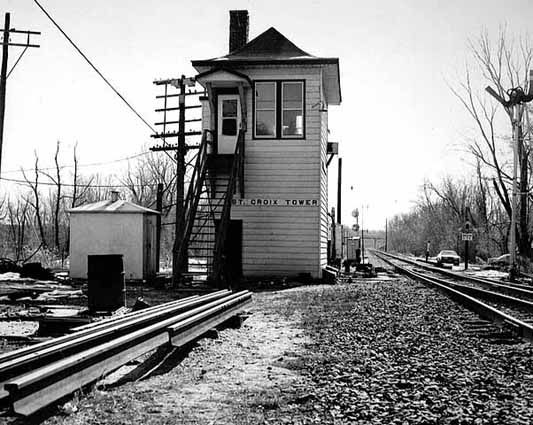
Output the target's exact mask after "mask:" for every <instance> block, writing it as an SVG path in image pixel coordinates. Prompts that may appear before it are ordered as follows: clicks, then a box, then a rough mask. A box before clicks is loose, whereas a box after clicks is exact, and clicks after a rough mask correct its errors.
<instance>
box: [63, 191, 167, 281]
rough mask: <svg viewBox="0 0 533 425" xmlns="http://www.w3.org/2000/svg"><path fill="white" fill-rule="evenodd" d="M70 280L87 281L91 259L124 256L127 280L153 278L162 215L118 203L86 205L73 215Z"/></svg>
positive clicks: (74, 209)
mask: <svg viewBox="0 0 533 425" xmlns="http://www.w3.org/2000/svg"><path fill="white" fill-rule="evenodd" d="M69 212H70V277H71V278H78V279H87V257H88V256H89V255H108V254H120V255H122V256H123V264H124V272H125V278H126V280H140V279H147V278H150V277H153V276H154V275H155V274H156V272H157V263H156V218H157V215H158V214H159V212H157V211H154V210H151V209H149V208H145V207H141V206H140V205H136V204H133V203H131V202H128V201H124V200H121V199H118V196H117V195H114V198H112V199H111V200H106V201H100V202H95V203H91V204H85V205H82V206H79V207H76V208H73V209H71V210H70V211H69Z"/></svg>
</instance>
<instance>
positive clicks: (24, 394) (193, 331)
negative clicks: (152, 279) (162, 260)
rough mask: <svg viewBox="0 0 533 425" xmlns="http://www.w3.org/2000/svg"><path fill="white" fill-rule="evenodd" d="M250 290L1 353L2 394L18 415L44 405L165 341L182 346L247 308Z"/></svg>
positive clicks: (184, 302)
mask: <svg viewBox="0 0 533 425" xmlns="http://www.w3.org/2000/svg"><path fill="white" fill-rule="evenodd" d="M251 299H252V294H251V292H249V291H241V292H237V293H231V292H230V291H227V290H222V291H218V292H214V293H211V294H208V295H204V296H197V295H195V296H191V297H187V298H183V299H180V300H177V301H172V302H169V303H165V304H161V305H158V306H154V307H151V308H147V309H144V310H141V311H138V312H133V313H129V314H126V315H124V316H122V317H117V318H112V319H108V320H103V321H100V322H95V323H91V324H89V325H84V326H79V327H78V328H75V329H73V332H72V333H71V334H68V335H64V336H62V337H59V338H54V339H52V340H49V341H45V342H42V343H39V344H36V345H32V346H29V347H25V348H22V349H19V350H15V351H12V352H8V353H5V354H2V355H0V399H1V400H2V401H3V402H5V403H8V404H9V407H10V408H11V410H12V411H13V412H14V413H16V414H19V415H23V416H28V415H31V414H33V413H35V412H37V411H38V410H40V409H42V408H43V407H45V406H47V405H49V404H52V403H54V402H55V401H57V400H59V399H61V398H62V397H64V396H67V395H69V394H71V393H73V392H74V391H76V390H78V389H80V388H82V387H83V386H85V385H87V384H90V383H92V382H94V381H96V380H98V379H99V378H101V377H103V376H104V375H106V374H109V373H110V372H112V371H114V370H116V369H118V368H119V367H120V366H122V365H124V364H126V363H127V362H129V361H131V360H133V359H135V358H137V357H139V356H141V355H143V354H145V353H147V352H150V351H152V350H154V349H156V348H159V347H161V346H165V345H168V346H172V347H182V346H184V345H185V344H187V343H188V342H190V341H192V340H194V339H196V338H198V337H200V336H201V335H202V334H204V333H205V332H207V331H209V330H210V329H212V328H214V327H216V326H218V325H220V324H221V323H223V322H225V321H226V320H228V319H230V318H231V317H233V316H236V315H237V314H239V313H240V312H242V311H243V308H244V307H245V306H246V305H248V304H249V303H250V302H251Z"/></svg>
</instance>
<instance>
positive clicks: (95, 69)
mask: <svg viewBox="0 0 533 425" xmlns="http://www.w3.org/2000/svg"><path fill="white" fill-rule="evenodd" d="M33 1H34V2H35V4H36V5H37V6H39V8H40V9H41V10H42V11H43V13H44V14H45V15H46V16H47V17H48V19H50V21H52V23H53V24H54V25H55V27H56V28H57V29H58V30H59V31H60V32H61V34H63V35H64V36H65V38H66V39H67V40H68V41H69V42H70V44H72V46H73V47H74V48H75V49H76V50H77V52H78V53H79V54H80V55H81V56H82V57H83V59H85V60H86V61H87V63H88V64H89V65H90V66H91V68H92V69H94V71H95V72H96V73H97V74H98V75H99V76H100V78H102V80H104V81H105V83H106V84H107V85H108V86H109V87H110V88H111V90H113V91H114V92H115V94H116V95H117V96H118V97H120V99H122V101H123V102H124V103H125V104H126V105H127V106H128V108H130V109H131V110H132V112H133V113H134V114H135V115H137V117H139V119H140V120H141V121H142V122H143V123H144V124H145V125H146V126H147V127H148V128H149V129H150V130H152V132H154V133H155V132H156V131H155V130H154V129H153V128H152V126H151V125H150V124H148V122H147V121H146V120H145V119H144V118H143V117H142V116H141V114H139V113H138V112H137V111H136V110H135V108H134V107H133V106H131V104H130V103H129V102H128V101H127V100H126V99H125V98H124V96H122V95H121V94H120V93H119V91H118V90H117V89H115V87H113V85H112V84H111V83H110V82H109V81H108V80H107V78H105V77H104V75H103V74H102V73H101V72H100V71H99V70H98V68H96V66H95V65H94V64H93V63H92V62H91V61H90V60H89V58H88V57H87V56H85V54H84V53H83V52H82V51H81V50H80V48H79V47H78V46H77V45H76V43H74V42H73V41H72V40H71V38H70V37H69V36H68V35H67V33H65V31H63V29H62V28H61V27H60V26H59V24H58V23H57V22H56V21H55V20H54V18H52V17H51V16H50V14H49V13H48V12H47V11H46V10H45V9H44V7H43V6H41V4H40V3H39V2H38V1H37V0H33Z"/></svg>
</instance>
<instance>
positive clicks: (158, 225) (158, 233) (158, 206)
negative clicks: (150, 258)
mask: <svg viewBox="0 0 533 425" xmlns="http://www.w3.org/2000/svg"><path fill="white" fill-rule="evenodd" d="M155 205H156V207H155V209H156V210H157V211H159V214H158V215H157V218H156V237H155V239H156V247H155V257H156V262H155V266H156V271H157V272H158V271H159V262H160V260H161V214H163V183H158V184H157V198H156V204H155Z"/></svg>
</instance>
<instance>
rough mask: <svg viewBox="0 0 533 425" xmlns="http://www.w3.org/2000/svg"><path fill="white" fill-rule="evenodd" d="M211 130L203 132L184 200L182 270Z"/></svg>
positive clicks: (205, 166)
mask: <svg viewBox="0 0 533 425" xmlns="http://www.w3.org/2000/svg"><path fill="white" fill-rule="evenodd" d="M209 133H210V130H204V132H203V134H202V141H201V142H200V146H199V148H198V154H197V158H196V165H195V166H194V169H193V172H192V175H191V181H190V183H189V188H188V190H187V196H186V197H185V201H184V210H185V213H184V214H183V220H184V223H182V226H181V228H182V229H183V235H182V238H181V241H180V243H179V246H178V254H177V260H178V261H177V264H178V265H179V268H180V270H185V267H184V266H185V264H184V263H185V261H186V259H187V251H188V247H189V240H190V237H191V232H192V228H193V226H194V218H195V216H196V211H197V209H198V202H199V201H200V196H201V193H202V186H203V184H204V180H205V174H206V170H207V147H208V144H209V141H208V139H209V137H208V135H209Z"/></svg>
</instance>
